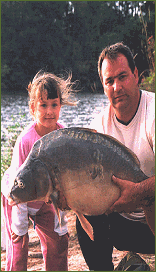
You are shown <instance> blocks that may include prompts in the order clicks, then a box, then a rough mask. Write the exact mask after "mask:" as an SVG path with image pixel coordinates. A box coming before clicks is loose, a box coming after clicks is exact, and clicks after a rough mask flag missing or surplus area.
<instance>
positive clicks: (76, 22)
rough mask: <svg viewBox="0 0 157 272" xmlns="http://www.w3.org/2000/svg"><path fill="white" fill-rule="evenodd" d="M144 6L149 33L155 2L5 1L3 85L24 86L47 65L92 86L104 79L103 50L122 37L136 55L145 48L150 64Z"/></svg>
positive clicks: (8, 87) (13, 89) (152, 29)
mask: <svg viewBox="0 0 157 272" xmlns="http://www.w3.org/2000/svg"><path fill="white" fill-rule="evenodd" d="M148 2H149V3H148ZM140 8H141V10H142V12H143V19H144V21H145V22H147V32H148V33H147V34H148V37H150V36H151V35H153V36H155V16H154V14H155V5H154V2H153V1H146V2H144V1H143V2H139V1H71V2H68V1H2V2H1V52H2V54H1V56H2V57H1V58H2V60H1V61H2V74H1V77H2V87H3V88H5V89H6V90H9V91H10V92H16V91H18V90H20V91H22V90H25V89H26V87H27V85H28V83H29V81H30V80H31V79H32V77H33V76H34V75H35V74H36V73H37V71H39V70H40V69H42V68H45V69H47V70H48V71H51V72H53V73H55V74H56V75H58V74H60V73H62V72H63V71H65V70H71V71H72V74H73V80H79V81H80V82H81V87H85V90H89V91H92V90H91V85H93V84H94V83H95V82H96V85H97V86H98V85H99V84H100V81H99V77H98V73H97V61H98V57H99V54H100V53H101V51H102V49H103V48H104V47H105V46H106V45H108V44H112V43H115V42H118V41H124V43H126V44H127V45H128V46H129V47H130V48H131V49H132V51H133V52H134V54H137V53H138V54H139V53H140V52H143V54H144V61H145V66H148V63H147V62H148V59H147V56H146V54H147V50H146V49H147V47H146V37H145V33H144V32H142V29H143V24H142V21H141V20H140V16H139V15H140ZM139 64H140V61H139ZM142 66H143V65H142ZM140 69H142V68H140ZM140 72H142V71H140ZM97 91H98V90H97Z"/></svg>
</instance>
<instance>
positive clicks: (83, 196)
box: [62, 171, 120, 215]
mask: <svg viewBox="0 0 157 272" xmlns="http://www.w3.org/2000/svg"><path fill="white" fill-rule="evenodd" d="M62 180H63V181H64V182H62V188H63V193H64V196H65V198H66V200H67V204H68V206H69V207H70V208H71V209H72V210H74V211H77V212H79V213H82V214H85V215H101V214H103V213H104V212H105V211H106V210H107V209H108V208H109V207H110V206H111V205H112V204H113V203H114V202H115V201H116V200H117V199H118V198H119V196H120V189H119V188H118V187H117V186H116V185H115V184H114V183H113V182H112V181H111V177H109V176H108V175H106V177H105V176H103V179H102V178H101V177H99V176H97V177H96V178H95V179H94V180H93V179H92V178H91V177H90V176H89V175H86V173H85V172H81V171H80V172H78V171H76V172H75V171H72V172H71V171H67V172H66V173H65V174H64V175H63V176H62Z"/></svg>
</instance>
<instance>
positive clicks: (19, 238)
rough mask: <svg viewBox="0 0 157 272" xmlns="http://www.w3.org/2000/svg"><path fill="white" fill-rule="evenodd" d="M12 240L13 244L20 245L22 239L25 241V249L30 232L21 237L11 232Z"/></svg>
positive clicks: (23, 244) (23, 245)
mask: <svg viewBox="0 0 157 272" xmlns="http://www.w3.org/2000/svg"><path fill="white" fill-rule="evenodd" d="M11 238H12V240H13V243H18V242H19V241H20V240H21V239H23V243H22V248H24V247H25V245H26V242H27V240H28V232H27V233H26V234H25V235H23V236H19V235H16V234H15V233H14V232H13V231H11Z"/></svg>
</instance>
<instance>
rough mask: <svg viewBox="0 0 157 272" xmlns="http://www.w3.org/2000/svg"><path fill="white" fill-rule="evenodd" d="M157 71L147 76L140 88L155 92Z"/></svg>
mask: <svg viewBox="0 0 157 272" xmlns="http://www.w3.org/2000/svg"><path fill="white" fill-rule="evenodd" d="M155 86H156V84H155V72H153V73H152V72H151V73H150V76H149V77H146V78H145V79H144V80H143V81H142V83H141V84H140V88H141V89H143V90H146V91H149V92H155Z"/></svg>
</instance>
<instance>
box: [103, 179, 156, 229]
mask: <svg viewBox="0 0 157 272" xmlns="http://www.w3.org/2000/svg"><path fill="white" fill-rule="evenodd" d="M112 180H113V181H114V183H115V184H116V185H117V186H119V187H120V190H121V196H120V197H119V199H118V200H117V201H116V202H115V203H114V204H113V205H112V206H111V207H110V208H109V210H108V211H107V212H106V213H107V214H109V213H111V212H113V211H116V212H132V211H135V210H136V208H141V207H142V208H143V210H144V212H145V216H146V220H147V223H148V225H149V227H150V229H151V230H152V232H153V234H155V176H153V177H150V178H148V179H146V180H144V181H141V182H140V183H134V182H131V181H128V180H122V179H119V178H116V177H115V176H113V177H112Z"/></svg>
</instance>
